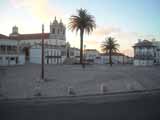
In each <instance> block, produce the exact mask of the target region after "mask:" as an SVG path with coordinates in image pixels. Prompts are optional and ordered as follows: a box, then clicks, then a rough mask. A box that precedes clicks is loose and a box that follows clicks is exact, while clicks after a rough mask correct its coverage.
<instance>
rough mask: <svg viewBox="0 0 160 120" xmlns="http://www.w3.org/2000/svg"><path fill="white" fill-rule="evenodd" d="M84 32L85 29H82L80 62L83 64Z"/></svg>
mask: <svg viewBox="0 0 160 120" xmlns="http://www.w3.org/2000/svg"><path fill="white" fill-rule="evenodd" d="M83 33H84V30H83V29H81V30H80V40H81V41H80V64H83Z"/></svg>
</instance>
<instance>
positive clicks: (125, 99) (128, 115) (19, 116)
mask: <svg viewBox="0 0 160 120" xmlns="http://www.w3.org/2000/svg"><path fill="white" fill-rule="evenodd" d="M0 120H160V91H158V92H157V91H154V92H152V91H150V92H136V93H134V92H133V93H132V92H131V93H122V94H108V95H95V96H84V97H83V96H81V97H74V96H73V97H66V98H65V97H62V98H57V99H56V98H41V99H40V98H38V99H36V98H35V99H28V100H23V99H22V100H21V99H20V100H6V101H1V102H0Z"/></svg>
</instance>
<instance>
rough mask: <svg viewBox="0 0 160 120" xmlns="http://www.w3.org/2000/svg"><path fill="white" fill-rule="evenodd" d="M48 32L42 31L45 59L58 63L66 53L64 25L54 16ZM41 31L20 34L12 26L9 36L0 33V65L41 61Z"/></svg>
mask: <svg viewBox="0 0 160 120" xmlns="http://www.w3.org/2000/svg"><path fill="white" fill-rule="evenodd" d="M49 28H50V32H49V33H44V44H45V61H46V63H50V64H51V63H54V64H59V63H62V62H63V61H64V59H65V58H64V57H63V56H65V55H66V53H65V52H66V47H65V46H66V27H65V25H64V24H63V22H62V20H60V22H58V21H57V19H56V17H55V19H54V21H53V22H50V26H49ZM41 40H42V34H41V33H31V34H20V33H19V31H18V27H17V26H14V27H13V28H12V33H11V34H10V35H9V36H6V35H2V34H0V65H15V64H25V63H37V64H39V63H40V61H41V58H40V57H41Z"/></svg>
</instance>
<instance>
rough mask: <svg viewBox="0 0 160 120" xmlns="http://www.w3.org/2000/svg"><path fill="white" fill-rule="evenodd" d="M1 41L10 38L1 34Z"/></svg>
mask: <svg viewBox="0 0 160 120" xmlns="http://www.w3.org/2000/svg"><path fill="white" fill-rule="evenodd" d="M0 39H8V36H6V35H2V34H0Z"/></svg>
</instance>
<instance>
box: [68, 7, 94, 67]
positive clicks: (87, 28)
mask: <svg viewBox="0 0 160 120" xmlns="http://www.w3.org/2000/svg"><path fill="white" fill-rule="evenodd" d="M69 20H70V22H69V29H71V31H72V32H73V31H76V32H78V31H80V64H82V63H83V36H84V32H85V33H88V34H90V33H91V32H92V31H93V29H94V28H95V27H96V24H95V20H94V16H92V15H90V14H89V13H88V12H87V10H86V9H82V8H81V9H78V10H77V15H72V16H71V17H70V18H69Z"/></svg>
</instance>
